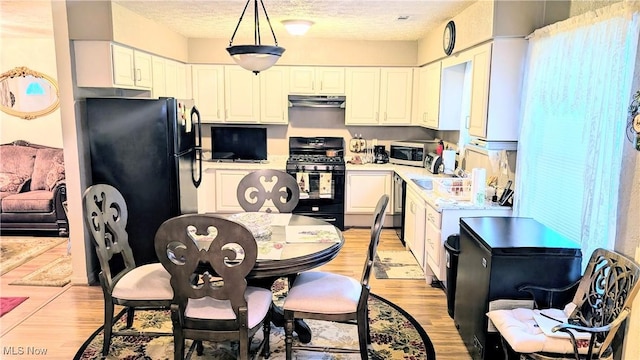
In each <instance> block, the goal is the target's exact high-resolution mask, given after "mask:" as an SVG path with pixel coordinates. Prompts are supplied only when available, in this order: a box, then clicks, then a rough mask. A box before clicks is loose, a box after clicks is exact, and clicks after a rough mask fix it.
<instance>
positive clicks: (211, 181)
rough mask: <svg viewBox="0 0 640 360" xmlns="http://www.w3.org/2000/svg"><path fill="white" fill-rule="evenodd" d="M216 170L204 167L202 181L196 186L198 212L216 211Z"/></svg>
mask: <svg viewBox="0 0 640 360" xmlns="http://www.w3.org/2000/svg"><path fill="white" fill-rule="evenodd" d="M215 199H216V171H215V170H214V169H204V171H202V182H201V183H200V187H198V213H200V214H203V213H215V212H216V201H215Z"/></svg>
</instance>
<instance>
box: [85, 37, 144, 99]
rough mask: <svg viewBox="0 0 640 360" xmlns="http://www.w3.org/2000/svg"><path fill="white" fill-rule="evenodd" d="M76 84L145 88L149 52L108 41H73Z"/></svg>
mask: <svg viewBox="0 0 640 360" xmlns="http://www.w3.org/2000/svg"><path fill="white" fill-rule="evenodd" d="M73 47H74V54H75V55H74V56H75V62H76V67H75V70H76V82H77V85H78V86H79V87H104V88H123V89H134V90H149V89H151V86H152V83H153V74H152V68H153V66H152V56H151V54H147V53H144V52H141V51H137V50H135V49H132V48H129V47H126V46H122V45H118V44H115V43H111V42H109V41H74V42H73Z"/></svg>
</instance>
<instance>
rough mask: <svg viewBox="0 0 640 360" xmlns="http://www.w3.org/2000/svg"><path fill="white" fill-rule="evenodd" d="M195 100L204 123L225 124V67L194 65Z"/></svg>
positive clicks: (193, 86) (192, 69)
mask: <svg viewBox="0 0 640 360" xmlns="http://www.w3.org/2000/svg"><path fill="white" fill-rule="evenodd" d="M191 71H192V75H193V79H192V91H193V100H194V102H195V104H196V106H197V107H198V110H199V111H200V117H201V119H202V121H203V122H223V121H224V119H225V114H224V112H225V111H224V109H225V108H224V106H225V104H224V66H222V65H192V66H191Z"/></svg>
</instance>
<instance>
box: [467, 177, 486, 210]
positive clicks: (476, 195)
mask: <svg viewBox="0 0 640 360" xmlns="http://www.w3.org/2000/svg"><path fill="white" fill-rule="evenodd" d="M471 181H472V183H471V201H472V202H473V203H474V204H475V205H482V204H484V201H485V197H486V193H487V170H485V169H483V168H473V169H472V170H471Z"/></svg>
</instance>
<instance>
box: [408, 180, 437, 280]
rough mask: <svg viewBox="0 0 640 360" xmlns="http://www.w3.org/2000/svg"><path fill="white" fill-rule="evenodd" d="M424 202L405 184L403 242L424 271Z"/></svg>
mask: <svg viewBox="0 0 640 360" xmlns="http://www.w3.org/2000/svg"><path fill="white" fill-rule="evenodd" d="M426 207H427V205H426V203H425V201H424V200H423V199H422V197H420V195H419V194H418V193H417V192H416V191H415V190H413V188H411V187H409V186H407V194H406V199H405V205H404V213H405V215H404V242H405V244H406V246H407V247H408V248H409V250H410V251H411V253H412V254H413V256H415V258H416V260H417V261H418V264H420V267H422V269H423V270H425V274H427V273H431V272H430V271H426V270H427V268H426V267H425V258H424V255H425V229H426V228H425V218H426V215H425V213H426Z"/></svg>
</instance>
